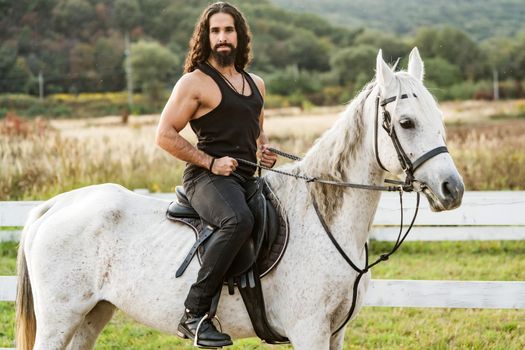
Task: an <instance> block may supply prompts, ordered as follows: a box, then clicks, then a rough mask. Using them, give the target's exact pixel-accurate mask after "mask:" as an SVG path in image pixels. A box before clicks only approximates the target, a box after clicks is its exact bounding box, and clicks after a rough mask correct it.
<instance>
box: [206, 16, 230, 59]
mask: <svg viewBox="0 0 525 350" xmlns="http://www.w3.org/2000/svg"><path fill="white" fill-rule="evenodd" d="M209 35H210V47H211V55H212V57H213V58H214V59H215V61H217V63H218V64H219V65H220V66H222V67H226V66H230V65H232V64H233V63H234V62H235V56H236V52H237V50H236V49H237V32H236V31H235V21H234V19H233V17H232V16H231V15H229V14H227V13H222V12H219V13H216V14H214V15H212V16H211V17H210V33H209Z"/></svg>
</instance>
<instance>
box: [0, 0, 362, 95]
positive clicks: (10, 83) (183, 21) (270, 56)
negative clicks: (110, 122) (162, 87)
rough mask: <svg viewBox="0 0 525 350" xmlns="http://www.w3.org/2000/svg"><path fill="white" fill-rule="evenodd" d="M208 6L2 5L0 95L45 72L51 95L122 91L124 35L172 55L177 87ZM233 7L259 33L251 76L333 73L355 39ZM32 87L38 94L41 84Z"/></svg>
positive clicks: (261, 3) (304, 20)
mask: <svg viewBox="0 0 525 350" xmlns="http://www.w3.org/2000/svg"><path fill="white" fill-rule="evenodd" d="M210 2H211V1H209V0H191V1H187V0H155V1H151V0H46V1H40V0H17V1H7V2H5V1H0V92H2V91H27V90H28V88H27V87H26V86H27V84H28V83H27V81H28V79H29V80H31V79H33V80H34V79H36V76H37V75H38V73H39V72H40V71H42V72H43V73H44V75H45V76H44V78H45V84H46V91H48V92H61V91H70V92H75V91H115V90H121V89H123V88H124V86H125V75H124V68H123V57H124V33H125V32H128V33H129V34H130V37H131V41H132V42H133V43H138V42H147V43H149V44H148V45H149V46H148V47H146V48H145V50H147V49H151V50H156V51H158V52H160V51H159V50H160V49H159V47H162V48H164V49H167V50H169V51H164V56H165V57H168V56H170V57H172V59H171V61H170V62H171V63H173V64H170V65H168V66H167V67H166V69H165V76H164V77H162V80H164V81H170V80H171V81H175V77H176V76H177V75H178V74H180V73H181V67H182V64H183V60H184V57H185V55H186V52H187V48H188V41H189V39H190V37H191V34H192V32H193V28H194V25H195V23H196V21H197V20H198V17H199V15H200V13H201V12H202V11H203V9H204V8H205V7H206V6H207V5H208V4H209V3H210ZM231 2H232V3H234V4H237V5H239V6H240V8H241V10H242V11H243V13H244V14H245V15H246V17H247V18H248V22H249V24H250V26H251V30H252V32H253V34H254V41H253V49H254V52H255V55H254V62H253V66H252V69H253V70H255V71H258V72H272V71H275V70H276V69H280V68H284V67H286V66H288V65H290V64H292V63H293V64H297V65H298V66H299V67H300V68H303V69H307V70H317V71H323V70H328V69H329V56H328V52H329V51H330V48H332V47H342V46H347V45H349V44H351V43H352V40H353V37H354V36H355V32H352V31H351V30H348V29H342V28H335V27H333V26H331V25H330V24H329V23H328V22H327V21H326V20H324V19H322V18H321V17H318V16H314V15H308V14H294V13H291V12H289V11H285V10H283V9H281V8H279V7H277V6H276V5H273V4H272V3H270V2H269V0H242V1H240V0H239V1H237V0H233V1H231ZM152 42H154V44H152ZM153 45H156V47H153ZM143 46H144V45H143ZM142 48H143V47H142ZM139 49H140V48H139ZM137 52H138V51H137ZM169 76H171V78H169ZM31 86H33V88H30V89H29V90H30V92H32V93H35V91H34V86H37V85H35V84H34V83H31Z"/></svg>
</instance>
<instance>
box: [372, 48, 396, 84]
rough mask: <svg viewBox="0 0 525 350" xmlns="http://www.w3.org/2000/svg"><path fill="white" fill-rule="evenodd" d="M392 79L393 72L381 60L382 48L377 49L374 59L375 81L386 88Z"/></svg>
mask: <svg viewBox="0 0 525 350" xmlns="http://www.w3.org/2000/svg"><path fill="white" fill-rule="evenodd" d="M393 79H394V72H393V71H392V69H390V67H389V66H388V65H387V64H386V62H385V61H384V60H383V50H381V49H380V50H379V53H378V54H377V59H376V81H377V83H378V84H379V86H382V87H383V88H386V87H387V86H388V85H389V84H390V82H391V81H392V80H393Z"/></svg>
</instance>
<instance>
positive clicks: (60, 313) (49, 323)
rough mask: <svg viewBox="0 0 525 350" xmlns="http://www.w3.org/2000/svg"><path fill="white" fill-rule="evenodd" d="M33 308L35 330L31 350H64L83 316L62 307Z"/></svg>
mask: <svg viewBox="0 0 525 350" xmlns="http://www.w3.org/2000/svg"><path fill="white" fill-rule="evenodd" d="M43 309H44V310H42V311H39V310H38V308H35V314H36V321H37V329H36V337H35V346H34V348H33V350H64V349H66V347H67V345H68V344H69V342H70V340H71V338H72V337H73V334H74V333H75V331H76V329H77V328H78V326H79V325H80V324H81V323H82V319H83V318H84V317H83V315H80V314H75V313H73V312H71V311H70V310H67V309H66V308H64V307H57V308H55V307H52V306H51V307H46V308H43Z"/></svg>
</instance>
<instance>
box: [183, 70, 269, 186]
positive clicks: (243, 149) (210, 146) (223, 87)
mask: <svg viewBox="0 0 525 350" xmlns="http://www.w3.org/2000/svg"><path fill="white" fill-rule="evenodd" d="M199 69H200V70H201V71H202V72H203V73H205V74H207V75H209V76H210V77H211V78H212V79H213V80H214V81H215V82H216V83H217V85H218V86H219V89H220V91H221V102H220V103H219V105H218V106H217V107H216V108H215V109H213V110H211V111H210V112H208V113H206V114H205V115H203V116H202V117H200V118H198V119H194V120H191V121H190V126H191V128H192V130H193V131H194V132H195V134H196V135H197V139H198V142H197V148H198V149H199V150H201V151H203V152H204V153H206V154H209V155H210V156H213V157H216V158H220V157H224V156H229V157H232V158H240V159H245V160H249V161H250V162H253V163H255V162H257V157H256V153H257V141H256V140H257V138H258V137H259V134H260V128H259V116H260V114H261V109H262V107H263V98H262V96H261V94H260V93H259V89H258V88H257V86H256V85H255V82H254V81H253V79H252V78H251V76H250V75H249V74H248V73H246V72H244V71H242V72H241V74H243V75H244V78H245V79H246V81H247V82H248V84H249V85H250V89H251V91H252V93H251V95H250V96H244V95H242V94H239V93H238V92H237V91H234V90H233V89H232V88H231V87H230V86H229V85H228V83H226V81H225V80H224V79H223V78H222V77H221V76H220V75H219V73H218V72H217V71H216V70H215V69H213V68H212V67H210V66H209V65H208V64H200V65H199ZM255 169H256V168H255V167H253V166H249V165H246V164H242V163H239V166H238V167H237V170H236V172H237V173H239V174H240V175H243V176H248V177H249V176H253V174H254V172H255Z"/></svg>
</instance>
